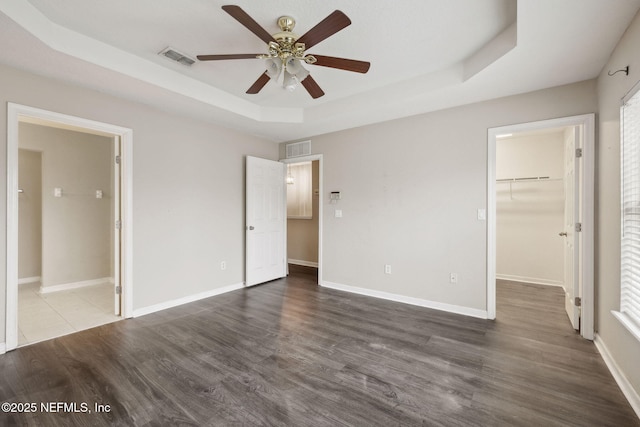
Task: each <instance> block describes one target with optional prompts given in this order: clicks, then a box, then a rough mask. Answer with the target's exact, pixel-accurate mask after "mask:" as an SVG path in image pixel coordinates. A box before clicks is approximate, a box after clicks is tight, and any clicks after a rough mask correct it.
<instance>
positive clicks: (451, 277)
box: [449, 273, 458, 283]
mask: <svg viewBox="0 0 640 427" xmlns="http://www.w3.org/2000/svg"><path fill="white" fill-rule="evenodd" d="M449 283H458V273H449Z"/></svg>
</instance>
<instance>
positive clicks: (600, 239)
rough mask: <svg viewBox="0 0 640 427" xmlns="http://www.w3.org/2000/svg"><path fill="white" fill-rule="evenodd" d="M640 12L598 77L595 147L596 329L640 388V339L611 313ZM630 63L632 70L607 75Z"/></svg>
mask: <svg viewBox="0 0 640 427" xmlns="http://www.w3.org/2000/svg"><path fill="white" fill-rule="evenodd" d="M638 46H640V15H637V16H636V17H635V19H634V20H633V22H632V23H631V25H630V26H629V28H628V29H627V31H626V33H625V34H624V36H623V37H622V39H621V40H620V42H619V44H618V46H617V47H616V49H615V50H614V52H613V53H612V55H611V58H610V59H609V61H608V63H607V64H606V65H605V67H604V68H603V69H602V73H601V74H600V77H599V78H598V87H597V93H598V100H599V116H598V118H599V122H598V124H599V140H598V145H597V148H596V151H597V153H598V161H597V165H596V265H595V273H596V295H597V305H596V308H597V312H596V331H597V332H598V335H599V338H600V339H601V340H602V343H604V345H605V346H606V347H607V348H608V349H609V352H610V353H611V355H612V357H613V358H614V359H615V361H616V363H617V364H618V366H619V367H620V369H621V370H622V372H623V373H624V375H625V376H626V377H627V379H628V380H629V382H630V383H631V384H632V386H633V387H634V389H635V390H636V393H638V394H640V364H639V363H638V361H639V360H640V342H639V341H638V340H637V339H636V338H634V337H633V336H632V335H631V333H630V332H629V331H628V330H627V329H626V328H625V327H623V326H622V325H621V324H620V322H619V321H618V320H617V319H616V318H614V317H613V315H612V314H611V310H619V309H620V105H621V103H620V100H621V99H622V97H623V96H624V95H625V94H626V93H627V92H628V91H629V90H630V89H631V88H632V87H633V85H634V84H635V83H636V82H638V81H639V80H640V49H638ZM627 65H629V70H630V73H629V75H628V76H625V75H624V73H618V74H616V75H615V76H613V77H610V76H608V75H607V73H608V72H609V70H614V71H615V70H618V69H620V68H623V67H625V66H627Z"/></svg>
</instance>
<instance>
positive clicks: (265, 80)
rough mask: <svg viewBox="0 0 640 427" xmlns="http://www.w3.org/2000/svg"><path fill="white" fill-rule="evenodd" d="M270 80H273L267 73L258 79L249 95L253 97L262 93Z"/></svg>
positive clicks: (249, 90) (250, 89)
mask: <svg viewBox="0 0 640 427" xmlns="http://www.w3.org/2000/svg"><path fill="white" fill-rule="evenodd" d="M269 80H271V79H270V78H269V76H268V75H267V73H266V72H265V73H264V74H262V75H261V76H260V77H258V80H256V82H255V83H254V84H252V85H251V87H250V88H249V89H248V90H247V93H249V94H251V95H255V94H256V93H258V92H260V91H261V90H262V88H263V87H264V85H266V84H267V83H268V82H269ZM305 80H306V79H305Z"/></svg>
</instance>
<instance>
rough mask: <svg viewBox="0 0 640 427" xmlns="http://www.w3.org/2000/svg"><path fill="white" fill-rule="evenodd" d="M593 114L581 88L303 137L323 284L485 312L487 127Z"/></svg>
mask: <svg viewBox="0 0 640 427" xmlns="http://www.w3.org/2000/svg"><path fill="white" fill-rule="evenodd" d="M596 109H597V100H596V91H595V81H586V82H582V83H576V84H572V85H568V86H562V87H558V88H553V89H547V90H542V91H537V92H532V93H527V94H523V95H517V96H511V97H507V98H501V99H497V100H493V101H488V102H482V103H478V104H473V105H468V106H463V107H459V108H453V109H449V110H443V111H438V112H433V113H429V114H423V115H420V116H415V117H408V118H404V119H400V120H394V121H390V122H385V123H380V124H376V125H371V126H365V127H361V128H357V129H351V130H346V131H342V132H336V133H332V134H326V135H320V136H316V137H313V138H311V141H312V147H313V151H314V154H316V153H317V154H320V153H321V154H323V161H324V171H323V172H324V188H325V194H322V195H321V200H322V203H324V223H323V250H324V253H323V280H325V281H327V282H333V283H337V284H342V285H348V286H355V287H360V288H365V289H368V290H374V291H383V292H389V293H394V294H399V295H403V296H407V297H413V298H420V299H424V300H427V301H432V302H438V303H444V304H451V305H455V306H461V307H466V308H471V309H477V310H486V308H487V294H486V289H487V285H486V259H487V251H486V245H487V240H486V234H487V224H486V222H484V221H479V220H478V219H477V209H478V208H486V198H487V193H486V176H487V129H488V128H492V127H498V126H504V125H509V124H516V123H524V122H530V121H536V120H544V119H551V118H557V117H565V116H572V115H578V114H585V113H593V112H595V111H596ZM281 154H282V155H284V144H281ZM328 191H341V192H342V200H340V201H339V202H338V204H337V205H331V204H329V203H328V198H329V195H328ZM335 209H341V210H342V211H343V217H342V218H334V210H335ZM385 264H391V266H392V274H391V275H387V274H385V273H384V265H385ZM450 272H456V273H458V280H459V283H458V284H457V285H452V284H450V283H449V273H450Z"/></svg>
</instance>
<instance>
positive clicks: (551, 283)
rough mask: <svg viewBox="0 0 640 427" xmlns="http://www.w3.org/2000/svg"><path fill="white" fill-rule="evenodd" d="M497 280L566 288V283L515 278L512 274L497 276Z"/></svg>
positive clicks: (534, 278)
mask: <svg viewBox="0 0 640 427" xmlns="http://www.w3.org/2000/svg"><path fill="white" fill-rule="evenodd" d="M496 279H499V280H509V281H510V282H522V283H533V284H534V285H547V286H559V287H564V282H562V281H559V280H549V279H540V278H538V277H524V276H513V275H510V274H496Z"/></svg>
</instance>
